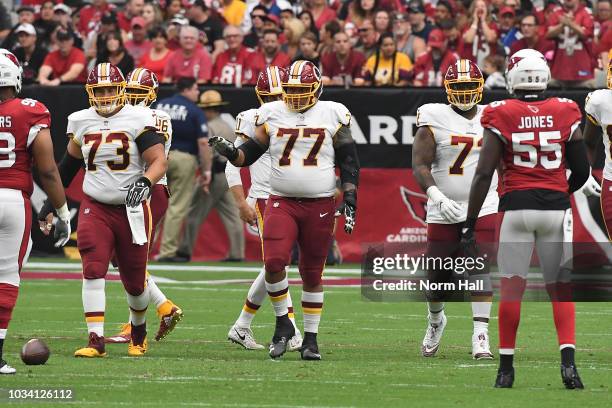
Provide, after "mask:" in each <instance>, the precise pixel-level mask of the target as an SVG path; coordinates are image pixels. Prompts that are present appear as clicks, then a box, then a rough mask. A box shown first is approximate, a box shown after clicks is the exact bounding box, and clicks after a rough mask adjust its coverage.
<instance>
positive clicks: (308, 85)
mask: <svg viewBox="0 0 612 408" xmlns="http://www.w3.org/2000/svg"><path fill="white" fill-rule="evenodd" d="M281 83H282V87H283V101H275V102H270V103H266V104H264V105H262V106H261V107H260V108H259V110H258V111H257V115H256V118H255V126H256V128H255V137H253V138H251V139H249V140H248V141H247V142H246V143H244V144H242V145H241V146H240V147H238V148H236V147H234V145H233V144H232V143H229V142H227V141H226V140H225V139H223V138H218V137H213V138H211V139H210V141H209V143H210V144H211V145H212V146H214V147H215V148H216V149H217V150H218V151H219V152H220V153H221V154H222V155H224V156H226V157H227V158H228V159H229V160H230V161H231V162H232V164H234V165H235V166H239V167H244V166H250V165H251V164H253V163H254V162H255V161H256V160H257V159H259V157H261V156H262V155H263V154H264V153H265V152H266V151H267V150H268V149H269V150H270V157H271V175H270V198H269V200H268V206H267V208H266V213H265V215H264V225H265V228H264V231H263V244H264V262H265V267H266V283H265V284H266V290H267V291H268V295H269V296H270V299H271V300H272V305H273V307H274V312H275V314H276V328H275V331H274V336H273V338H272V344H271V345H270V357H272V358H278V357H280V356H282V355H283V354H284V353H285V351H286V350H287V343H288V341H289V339H291V337H293V335H294V334H295V328H294V327H293V324H292V323H291V321H290V320H289V317H288V306H287V292H288V290H289V284H288V281H287V274H286V272H285V267H286V266H287V265H288V264H289V260H290V259H289V258H290V250H291V247H292V246H293V244H294V242H295V241H297V242H298V245H299V249H300V260H299V270H300V275H301V276H302V281H303V292H302V310H303V312H304V340H303V342H302V347H301V348H300V354H301V357H302V359H303V360H320V359H321V354H320V353H319V347H318V344H317V332H318V329H319V322H320V319H321V311H322V308H323V286H322V279H321V276H322V273H323V267H324V265H325V259H326V258H327V251H328V249H329V245H330V243H331V240H332V235H333V229H334V225H335V217H334V215H335V214H338V215H339V214H344V217H345V223H344V230H345V232H346V233H348V234H350V233H352V231H353V228H354V226H355V213H356V210H357V185H358V182H359V160H358V158H357V149H356V145H355V142H354V141H353V138H352V136H351V130H350V127H349V126H350V121H351V114H350V112H349V111H348V109H346V107H345V106H344V105H342V104H340V103H336V102H331V101H319V97H320V96H321V92H322V88H321V73H320V72H319V69H318V68H317V67H316V66H315V65H314V64H313V63H312V62H310V61H304V60H299V61H296V62H294V63H293V64H291V67H290V68H289V69H288V70H287V71H286V76H285V77H284V78H283V79H282V81H281ZM336 162H337V163H338V164H339V167H340V178H341V182H342V189H343V191H344V197H343V202H342V204H341V205H340V207H338V209H336V208H335V207H336V205H335V199H334V194H335V191H336V176H335V163H336Z"/></svg>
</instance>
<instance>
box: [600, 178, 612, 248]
mask: <svg viewBox="0 0 612 408" xmlns="http://www.w3.org/2000/svg"><path fill="white" fill-rule="evenodd" d="M601 213H602V215H603V218H604V223H605V224H606V230H607V231H608V239H610V240H612V181H610V180H606V179H603V181H602V184H601Z"/></svg>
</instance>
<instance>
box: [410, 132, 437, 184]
mask: <svg viewBox="0 0 612 408" xmlns="http://www.w3.org/2000/svg"><path fill="white" fill-rule="evenodd" d="M435 156H436V142H435V140H434V137H433V134H432V133H431V130H430V129H429V128H428V127H427V126H421V127H419V128H418V129H417V132H416V135H415V136H414V143H413V145H412V169H413V170H412V171H413V174H414V178H415V179H416V181H417V183H419V186H421V189H423V191H427V189H428V188H429V187H431V186H435V185H436V182H435V181H434V179H433V177H432V175H431V164H432V163H433V161H434V158H435Z"/></svg>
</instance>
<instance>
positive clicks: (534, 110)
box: [527, 105, 540, 113]
mask: <svg viewBox="0 0 612 408" xmlns="http://www.w3.org/2000/svg"><path fill="white" fill-rule="evenodd" d="M527 108H528V109H529V110H530V111H532V112H533V113H538V112H539V111H540V109H538V107H537V106H533V105H527Z"/></svg>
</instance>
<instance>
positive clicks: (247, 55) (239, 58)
mask: <svg viewBox="0 0 612 408" xmlns="http://www.w3.org/2000/svg"><path fill="white" fill-rule="evenodd" d="M223 38H224V39H225V42H226V43H227V50H225V51H223V52H222V53H221V54H219V56H218V57H217V59H216V60H215V64H214V65H213V72H212V82H213V83H215V84H226V85H230V84H231V85H236V86H241V85H243V84H254V83H255V82H256V81H257V75H255V73H254V72H253V71H254V69H255V70H256V68H255V67H253V63H254V62H255V61H254V57H255V52H254V51H253V50H251V49H248V48H247V47H245V46H244V45H242V40H243V35H242V30H241V29H240V27H237V26H227V27H225V30H223Z"/></svg>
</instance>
